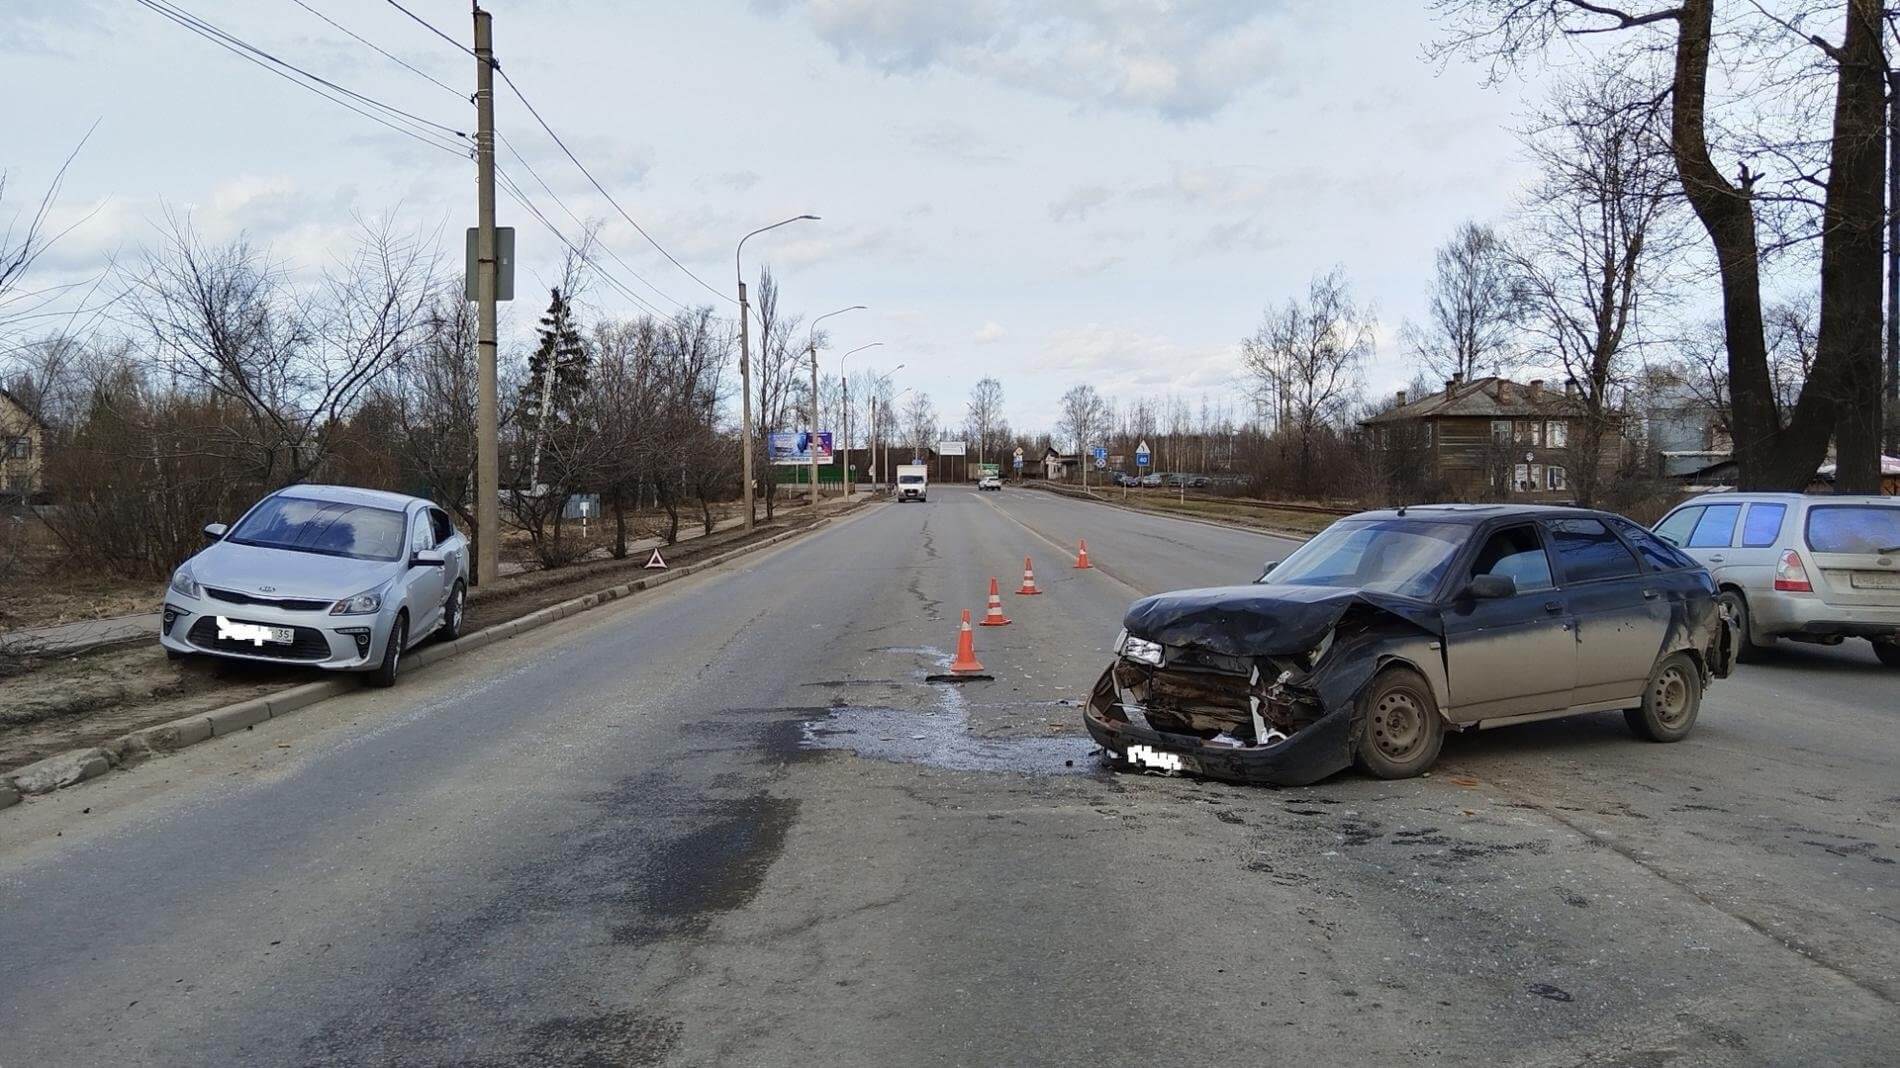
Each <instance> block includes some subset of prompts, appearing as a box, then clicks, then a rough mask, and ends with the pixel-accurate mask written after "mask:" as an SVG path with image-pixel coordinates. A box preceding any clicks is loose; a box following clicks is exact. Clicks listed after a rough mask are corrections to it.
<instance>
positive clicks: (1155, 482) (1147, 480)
mask: <svg viewBox="0 0 1900 1068" xmlns="http://www.w3.org/2000/svg"><path fill="white" fill-rule="evenodd" d="M1167 477H1168V476H1166V475H1164V474H1162V473H1161V472H1159V471H1156V472H1155V473H1154V474H1152V475H1143V476H1141V484H1142V485H1144V486H1159V485H1161V483H1162V481H1163V480H1164V479H1166V478H1167Z"/></svg>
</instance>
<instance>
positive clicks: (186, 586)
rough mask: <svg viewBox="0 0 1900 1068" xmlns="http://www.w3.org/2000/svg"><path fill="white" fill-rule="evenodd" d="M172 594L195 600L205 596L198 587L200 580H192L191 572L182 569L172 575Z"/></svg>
mask: <svg viewBox="0 0 1900 1068" xmlns="http://www.w3.org/2000/svg"><path fill="white" fill-rule="evenodd" d="M172 592H174V593H177V594H179V595H181V596H184V597H193V598H196V597H200V596H202V595H203V591H202V590H201V589H200V588H199V586H198V580H197V579H195V578H192V577H191V572H190V571H188V570H186V569H184V568H182V567H181V568H179V569H178V570H177V571H175V572H173V573H172Z"/></svg>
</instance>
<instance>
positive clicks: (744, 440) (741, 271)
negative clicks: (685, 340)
mask: <svg viewBox="0 0 1900 1068" xmlns="http://www.w3.org/2000/svg"><path fill="white" fill-rule="evenodd" d="M817 218H818V216H816V215H794V216H792V217H791V218H789V219H781V220H779V221H778V222H775V223H773V224H772V225H770V226H761V227H759V228H758V229H757V230H754V231H752V232H751V233H749V234H747V235H745V236H744V237H742V238H740V239H739V247H738V248H737V249H735V250H734V251H733V253H732V274H733V277H734V279H735V280H737V281H738V283H739V454H740V456H741V457H742V461H741V465H740V466H741V477H743V478H744V479H745V528H746V530H747V531H748V532H749V531H751V529H752V525H753V518H752V364H751V362H750V360H749V359H748V358H747V355H746V350H747V349H748V348H749V347H750V344H751V342H750V340H749V335H750V331H749V329H748V327H747V323H746V309H747V305H746V299H745V267H744V265H743V264H742V263H741V262H740V257H741V256H743V255H745V243H746V242H747V241H750V240H752V239H753V238H755V237H757V236H758V235H760V234H762V233H764V232H766V231H767V230H776V229H778V228H779V227H781V226H784V225H786V224H787V223H795V222H799V221H800V220H803V219H813V220H815V219H817ZM767 341H768V342H769V341H770V339H769V338H768V339H767Z"/></svg>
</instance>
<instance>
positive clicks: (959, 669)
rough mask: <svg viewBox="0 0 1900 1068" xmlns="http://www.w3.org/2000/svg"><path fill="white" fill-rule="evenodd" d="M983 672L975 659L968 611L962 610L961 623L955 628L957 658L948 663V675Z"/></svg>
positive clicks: (979, 663) (973, 638)
mask: <svg viewBox="0 0 1900 1068" xmlns="http://www.w3.org/2000/svg"><path fill="white" fill-rule="evenodd" d="M982 670H983V665H982V663H981V662H979V661H978V660H977V658H976V635H975V633H973V632H972V631H971V630H970V610H969V609H967V608H965V609H964V610H963V623H962V624H961V625H960V626H958V627H957V658H956V659H955V660H952V661H950V674H952V675H975V674H978V673H980V672H981V671H982Z"/></svg>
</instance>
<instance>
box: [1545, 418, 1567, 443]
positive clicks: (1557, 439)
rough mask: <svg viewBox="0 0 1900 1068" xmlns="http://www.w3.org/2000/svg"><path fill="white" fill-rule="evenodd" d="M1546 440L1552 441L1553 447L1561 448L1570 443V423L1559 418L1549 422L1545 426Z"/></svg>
mask: <svg viewBox="0 0 1900 1068" xmlns="http://www.w3.org/2000/svg"><path fill="white" fill-rule="evenodd" d="M1545 440H1546V441H1548V442H1549V443H1550V447H1551V448H1553V449H1561V448H1564V447H1565V446H1567V445H1569V444H1570V424H1569V423H1567V422H1564V421H1563V420H1557V421H1554V422H1552V423H1549V424H1547V426H1546V428H1545Z"/></svg>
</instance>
